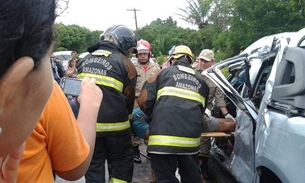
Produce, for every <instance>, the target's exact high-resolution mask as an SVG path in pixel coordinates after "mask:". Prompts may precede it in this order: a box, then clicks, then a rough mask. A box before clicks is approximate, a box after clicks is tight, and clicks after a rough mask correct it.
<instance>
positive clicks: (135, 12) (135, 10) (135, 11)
mask: <svg viewBox="0 0 305 183" xmlns="http://www.w3.org/2000/svg"><path fill="white" fill-rule="evenodd" d="M127 11H133V13H134V20H135V23H136V30H137V29H138V21H137V11H140V10H139V9H135V8H133V9H127Z"/></svg>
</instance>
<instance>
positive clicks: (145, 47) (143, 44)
mask: <svg viewBox="0 0 305 183" xmlns="http://www.w3.org/2000/svg"><path fill="white" fill-rule="evenodd" d="M137 52H138V53H150V52H151V46H150V44H149V42H148V41H146V40H144V39H140V40H139V41H138V42H137Z"/></svg>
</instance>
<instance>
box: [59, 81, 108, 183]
mask: <svg viewBox="0 0 305 183" xmlns="http://www.w3.org/2000/svg"><path fill="white" fill-rule="evenodd" d="M102 98H103V93H102V91H101V90H100V88H99V87H98V86H96V85H95V79H93V78H91V79H89V78H88V77H85V78H84V79H83V81H82V85H81V94H80V96H79V97H78V101H79V103H80V109H79V114H78V118H77V123H78V126H79V129H80V131H81V133H82V136H83V138H84V139H85V141H86V142H87V143H88V145H89V147H90V151H89V154H88V156H87V157H86V158H85V159H84V161H83V162H82V163H81V164H79V165H78V166H77V167H75V168H74V169H72V170H68V171H61V170H56V169H55V172H56V174H57V175H58V176H60V177H62V178H63V179H66V180H77V179H79V178H81V177H82V176H83V175H84V174H85V173H86V171H87V169H88V167H89V165H90V162H91V159H92V155H93V151H94V145H95V136H96V120H97V115H98V111H99V108H100V105H101V101H102ZM71 112H72V111H71ZM66 130H67V129H66ZM68 130H70V129H68ZM72 140H75V141H77V139H72ZM71 143H72V142H71ZM77 150H78V151H82V150H81V149H73V148H72V149H70V150H69V151H71V152H69V153H73V151H77ZM67 153H68V152H67ZM75 153H78V152H75ZM63 161H64V160H63ZM62 163H63V164H64V162H62Z"/></svg>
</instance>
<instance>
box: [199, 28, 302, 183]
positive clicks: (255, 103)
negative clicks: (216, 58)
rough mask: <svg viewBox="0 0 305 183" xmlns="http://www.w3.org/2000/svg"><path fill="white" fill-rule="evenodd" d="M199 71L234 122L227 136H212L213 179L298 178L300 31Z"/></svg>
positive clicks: (256, 182)
mask: <svg viewBox="0 0 305 183" xmlns="http://www.w3.org/2000/svg"><path fill="white" fill-rule="evenodd" d="M265 38H266V37H265ZM223 68H227V69H229V72H230V76H229V77H225V76H224V75H223V74H222V72H221V69H223ZM203 72H204V74H205V75H207V76H208V77H209V78H210V79H211V80H213V81H214V82H215V83H216V84H217V85H218V86H219V87H220V88H221V90H222V91H223V92H224V93H225V95H226V97H227V99H229V105H228V106H227V107H228V108H229V110H231V111H233V113H234V115H235V117H236V121H237V125H236V129H235V132H234V133H232V134H231V136H229V137H221V138H219V137H217V138H213V140H212V149H211V155H212V157H211V159H210V160H209V167H210V171H211V174H212V175H213V177H214V178H215V179H216V181H217V182H241V183H250V182H253V183H270V182H272V183H277V182H283V183H288V182H291V183H298V182H303V181H304V178H305V158H304V155H305V29H302V30H300V31H298V32H295V33H284V34H277V35H272V36H269V37H268V39H265V40H264V41H262V42H261V43H260V46H258V47H253V49H251V48H249V49H248V50H246V52H244V53H242V54H240V55H238V56H236V57H233V58H230V59H227V60H225V61H222V62H219V63H217V64H216V65H214V66H213V67H211V68H209V69H207V70H205V71H203ZM230 113H231V112H230Z"/></svg>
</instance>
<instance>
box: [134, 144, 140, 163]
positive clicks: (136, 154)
mask: <svg viewBox="0 0 305 183" xmlns="http://www.w3.org/2000/svg"><path fill="white" fill-rule="evenodd" d="M133 160H134V162H135V163H141V162H142V161H141V156H140V150H139V146H135V147H133Z"/></svg>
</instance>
